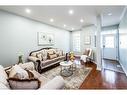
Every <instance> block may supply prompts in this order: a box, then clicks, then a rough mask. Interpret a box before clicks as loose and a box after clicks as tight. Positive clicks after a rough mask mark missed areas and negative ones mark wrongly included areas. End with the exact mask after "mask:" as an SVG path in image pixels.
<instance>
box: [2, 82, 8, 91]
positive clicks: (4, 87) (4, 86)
mask: <svg viewBox="0 0 127 95" xmlns="http://www.w3.org/2000/svg"><path fill="white" fill-rule="evenodd" d="M0 89H6V90H9V88H8V87H7V86H6V85H5V84H3V83H2V82H0Z"/></svg>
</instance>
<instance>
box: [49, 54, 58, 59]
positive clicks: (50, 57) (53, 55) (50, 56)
mask: <svg viewBox="0 0 127 95" xmlns="http://www.w3.org/2000/svg"><path fill="white" fill-rule="evenodd" d="M56 57H57V55H56V54H52V55H49V59H53V58H56Z"/></svg>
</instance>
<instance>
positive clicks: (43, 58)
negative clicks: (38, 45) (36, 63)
mask: <svg viewBox="0 0 127 95" xmlns="http://www.w3.org/2000/svg"><path fill="white" fill-rule="evenodd" d="M41 54H42V60H43V61H45V60H47V50H45V49H44V50H42V51H41Z"/></svg>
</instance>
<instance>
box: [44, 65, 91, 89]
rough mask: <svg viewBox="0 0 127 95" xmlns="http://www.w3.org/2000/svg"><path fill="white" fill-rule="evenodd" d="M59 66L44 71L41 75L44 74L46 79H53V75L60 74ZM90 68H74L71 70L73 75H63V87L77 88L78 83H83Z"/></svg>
mask: <svg viewBox="0 0 127 95" xmlns="http://www.w3.org/2000/svg"><path fill="white" fill-rule="evenodd" d="M60 70H61V68H60V66H58V67H56V68H53V69H51V70H49V71H46V72H44V73H42V75H43V76H45V77H46V78H48V79H53V78H54V77H55V76H61V75H60ZM91 70H92V68H88V67H87V68H86V67H81V68H76V70H75V71H74V72H73V75H71V76H69V77H63V76H62V77H63V78H64V80H65V87H64V89H79V87H80V85H81V84H82V83H83V81H84V80H85V78H86V77H87V76H88V74H89V73H90V71H91Z"/></svg>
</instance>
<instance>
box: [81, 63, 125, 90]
mask: <svg viewBox="0 0 127 95" xmlns="http://www.w3.org/2000/svg"><path fill="white" fill-rule="evenodd" d="M85 66H86V67H92V71H91V72H90V74H89V75H88V77H87V78H86V79H85V80H84V82H83V83H82V85H81V86H80V89H127V77H126V75H125V74H123V73H120V72H115V71H112V70H107V69H103V70H102V71H98V70H96V64H94V63H86V64H85Z"/></svg>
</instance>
